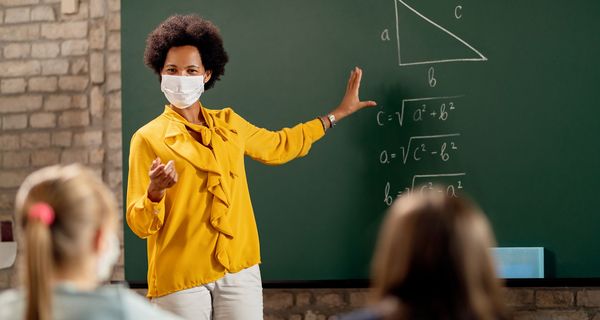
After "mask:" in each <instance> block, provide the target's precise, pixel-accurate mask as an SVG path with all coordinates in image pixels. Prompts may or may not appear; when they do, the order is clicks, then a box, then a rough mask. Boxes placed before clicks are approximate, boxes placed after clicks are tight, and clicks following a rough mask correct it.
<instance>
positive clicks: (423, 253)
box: [342, 191, 508, 320]
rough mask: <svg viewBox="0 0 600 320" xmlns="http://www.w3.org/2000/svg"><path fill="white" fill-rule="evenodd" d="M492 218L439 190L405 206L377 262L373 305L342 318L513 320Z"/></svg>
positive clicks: (391, 223)
mask: <svg viewBox="0 0 600 320" xmlns="http://www.w3.org/2000/svg"><path fill="white" fill-rule="evenodd" d="M493 245H494V237H493V234H492V231H491V229H490V226H489V224H488V221H487V219H486V218H485V216H484V215H483V213H482V212H481V210H480V209H479V208H477V207H476V206H475V204H474V203H472V202H471V201H469V200H468V199H466V198H464V197H462V196H461V197H459V198H456V197H450V196H446V195H445V194H444V193H438V192H434V191H430V192H413V193H411V194H410V195H407V196H403V197H401V198H400V199H398V200H397V201H396V202H395V203H394V204H393V205H392V207H391V208H390V210H389V211H388V213H387V216H386V217H385V220H384V222H383V226H382V229H381V231H380V235H379V241H378V245H377V248H376V252H375V255H374V258H373V262H372V305H371V306H370V307H368V308H366V309H363V310H360V311H358V312H355V313H352V314H349V315H347V316H346V317H342V319H344V320H366V319H373V320H374V319H425V320H427V319H436V320H437V319H448V320H451V319H452V320H453V319H456V320H458V319H460V320H501V319H508V314H507V311H506V309H505V306H504V303H503V301H502V291H501V282H500V280H499V279H498V278H497V277H496V273H495V269H494V263H493V259H492V256H491V252H490V248H491V247H492V246H493Z"/></svg>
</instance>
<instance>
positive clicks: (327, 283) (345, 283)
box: [112, 278, 600, 289]
mask: <svg viewBox="0 0 600 320" xmlns="http://www.w3.org/2000/svg"><path fill="white" fill-rule="evenodd" d="M112 283H120V284H123V283H125V284H127V283H128V282H126V281H113V282H112ZM128 284H129V287H130V288H131V289H147V288H148V284H147V283H146V282H137V281H132V282H129V283H128ZM506 286H507V287H509V288H518V287H600V278H562V279H506ZM368 287H369V280H366V279H355V280H309V281H303V280H292V281H264V282H263V288H265V289H325V288H332V289H338V288H339V289H345V288H368Z"/></svg>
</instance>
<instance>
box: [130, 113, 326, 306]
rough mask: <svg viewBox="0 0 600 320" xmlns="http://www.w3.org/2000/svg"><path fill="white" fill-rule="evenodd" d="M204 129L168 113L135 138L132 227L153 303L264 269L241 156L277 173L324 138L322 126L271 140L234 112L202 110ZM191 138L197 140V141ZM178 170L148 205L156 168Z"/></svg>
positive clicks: (285, 131)
mask: <svg viewBox="0 0 600 320" xmlns="http://www.w3.org/2000/svg"><path fill="white" fill-rule="evenodd" d="M201 110H202V114H203V115H204V119H205V120H206V122H207V126H200V125H197V124H192V123H189V122H188V121H187V120H185V119H184V118H183V117H182V116H180V115H179V114H178V113H176V112H175V111H173V110H172V109H171V108H170V107H168V106H166V107H165V110H164V112H163V113H162V114H161V115H160V116H158V117H157V118H156V119H154V120H152V121H150V122H149V123H148V124H146V125H145V126H143V127H142V128H140V129H139V130H138V131H137V132H136V133H135V134H134V135H133V137H132V138H131V150H130V155H129V180H128V186H127V214H126V216H127V224H128V225H129V227H130V228H131V230H132V231H133V232H134V233H135V234H136V235H138V236H139V237H140V238H143V239H147V244H148V297H160V296H163V295H166V294H169V293H173V292H176V291H179V290H184V289H188V288H192V287H196V286H199V285H202V284H206V283H209V282H213V281H216V280H218V279H219V278H221V277H223V276H224V275H225V274H226V273H234V272H238V271H240V270H242V269H245V268H248V267H251V266H253V265H255V264H258V263H260V246H259V242H258V230H257V228H256V222H255V219H254V211H253V210H252V203H251V202H250V194H249V192H248V183H247V181H246V172H245V168H244V155H248V156H250V157H252V158H253V159H255V160H258V161H260V162H263V163H266V164H270V165H276V164H282V163H285V162H288V161H290V160H293V159H295V158H298V157H302V156H304V155H306V154H307V153H308V151H309V150H310V147H311V145H312V144H313V143H314V142H315V141H317V140H319V139H320V138H321V137H323V135H324V130H323V126H322V124H321V121H320V120H319V119H314V120H312V121H309V122H306V123H303V124H299V125H297V126H295V127H293V128H291V129H290V128H285V129H283V130H280V131H277V132H273V131H268V130H266V129H262V128H258V127H255V126H254V125H252V124H251V123H249V122H247V121H246V120H244V119H243V118H242V117H240V116H239V115H237V114H236V113H235V112H234V111H233V110H232V109H230V108H225V109H223V110H209V109H205V108H204V107H201ZM188 130H193V131H196V132H197V133H199V134H200V136H201V138H202V139H201V140H202V141H197V140H195V139H194V138H193V137H192V136H191V135H190V133H189V132H188ZM156 157H160V159H161V160H162V162H163V163H166V162H167V161H169V160H173V161H174V162H175V168H176V170H177V172H178V174H179V180H178V182H177V183H176V184H175V185H174V186H173V187H171V188H169V189H167V191H166V193H165V196H164V197H163V199H162V200H161V201H160V202H156V203H155V202H152V201H150V199H148V195H147V190H148V185H149V184H150V178H149V176H148V172H149V169H150V165H151V163H152V160H154V159H155V158H156Z"/></svg>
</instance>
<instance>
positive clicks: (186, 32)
mask: <svg viewBox="0 0 600 320" xmlns="http://www.w3.org/2000/svg"><path fill="white" fill-rule="evenodd" d="M186 45H191V46H194V47H196V48H198V51H199V52H200V56H201V58H202V63H203V64H204V68H205V69H206V70H210V71H211V72H212V75H211V78H210V80H208V82H207V83H206V84H205V85H204V88H205V89H210V88H212V87H213V86H214V85H215V81H217V80H219V79H220V78H221V76H222V75H223V74H224V73H225V64H226V63H227V61H228V60H229V58H228V57H227V52H225V49H224V48H223V39H222V38H221V35H220V34H219V29H218V28H217V27H216V26H215V25H214V24H212V22H210V21H208V20H204V19H202V18H200V17H199V16H197V15H174V16H171V17H169V18H168V19H167V20H165V21H163V23H161V24H160V25H159V26H158V27H157V28H156V29H154V31H152V32H151V33H150V34H149V35H148V39H146V50H145V51H144V63H145V64H146V66H148V67H149V68H150V69H152V70H154V72H156V74H158V75H159V77H160V72H161V70H162V68H163V66H164V64H165V60H166V59H167V53H168V52H169V49H171V48H172V47H180V46H186Z"/></svg>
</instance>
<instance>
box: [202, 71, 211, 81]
mask: <svg viewBox="0 0 600 320" xmlns="http://www.w3.org/2000/svg"><path fill="white" fill-rule="evenodd" d="M210 76H212V71H211V70H206V72H204V84H206V83H207V82H208V80H210Z"/></svg>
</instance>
